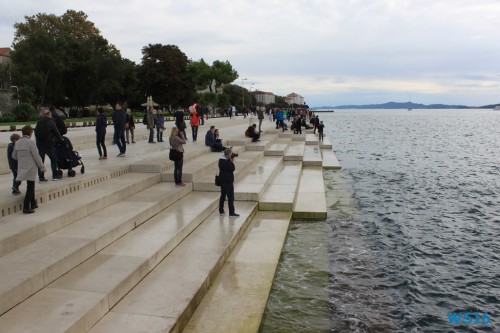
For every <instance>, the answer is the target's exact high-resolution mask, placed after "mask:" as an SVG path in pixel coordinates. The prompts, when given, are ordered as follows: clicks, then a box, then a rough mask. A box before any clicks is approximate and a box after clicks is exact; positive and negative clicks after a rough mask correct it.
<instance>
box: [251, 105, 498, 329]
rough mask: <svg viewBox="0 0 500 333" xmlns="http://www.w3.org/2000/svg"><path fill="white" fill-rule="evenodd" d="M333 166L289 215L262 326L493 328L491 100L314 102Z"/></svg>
mask: <svg viewBox="0 0 500 333" xmlns="http://www.w3.org/2000/svg"><path fill="white" fill-rule="evenodd" d="M318 115H319V118H320V120H322V121H323V122H324V124H325V137H326V138H327V139H328V140H329V141H330V142H331V143H332V144H333V151H334V152H335V155H336V156H337V158H338V160H339V162H340V164H341V166H342V169H341V170H324V181H325V188H326V201H327V207H328V217H327V220H326V221H301V220H293V221H292V223H291V225H290V228H289V232H288V237H287V240H286V243H285V245H284V248H283V253H282V257H281V260H280V264H279V266H278V268H277V272H276V276H275V281H274V284H273V288H272V292H271V294H270V296H269V301H268V305H267V309H266V312H265V314H264V318H263V321H262V324H261V327H260V332H264V333H267V332H373V333H378V332H412V333H413V332H500V112H499V111H493V110H484V109H483V110H480V109H463V110H423V109H422V110H420V109H414V110H412V111H408V110H406V109H405V110H336V111H335V112H334V113H318Z"/></svg>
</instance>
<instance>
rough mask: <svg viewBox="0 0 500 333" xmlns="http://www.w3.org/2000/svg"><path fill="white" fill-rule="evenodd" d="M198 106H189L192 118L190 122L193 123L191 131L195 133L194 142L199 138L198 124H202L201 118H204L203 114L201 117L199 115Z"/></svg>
mask: <svg viewBox="0 0 500 333" xmlns="http://www.w3.org/2000/svg"><path fill="white" fill-rule="evenodd" d="M197 109H198V107H193V106H190V107H189V111H190V119H189V122H190V123H191V132H192V134H193V142H196V139H197V138H198V126H200V119H203V116H202V117H201V118H200V116H199V115H198V111H197Z"/></svg>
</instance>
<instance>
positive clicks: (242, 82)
mask: <svg viewBox="0 0 500 333" xmlns="http://www.w3.org/2000/svg"><path fill="white" fill-rule="evenodd" d="M246 80H247V78H244V79H241V99H242V101H243V109H245V87H244V85H245V81H246ZM242 111H243V110H242Z"/></svg>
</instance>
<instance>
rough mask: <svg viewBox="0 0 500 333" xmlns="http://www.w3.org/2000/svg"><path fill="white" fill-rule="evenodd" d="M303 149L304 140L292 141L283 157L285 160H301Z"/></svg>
mask: <svg viewBox="0 0 500 333" xmlns="http://www.w3.org/2000/svg"><path fill="white" fill-rule="evenodd" d="M304 149H305V143H304V141H292V142H291V143H290V144H289V145H288V149H287V151H286V152H285V156H284V157H283V159H284V160H285V161H302V160H303V159H304Z"/></svg>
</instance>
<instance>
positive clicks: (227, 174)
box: [219, 149, 240, 217]
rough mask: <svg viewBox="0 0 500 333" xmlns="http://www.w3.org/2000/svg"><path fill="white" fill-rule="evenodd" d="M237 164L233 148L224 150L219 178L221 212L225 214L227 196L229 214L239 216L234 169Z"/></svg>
mask: <svg viewBox="0 0 500 333" xmlns="http://www.w3.org/2000/svg"><path fill="white" fill-rule="evenodd" d="M235 170H236V166H235V165H234V161H233V152H232V151H231V149H226V150H224V155H222V156H221V158H220V159H219V179H220V198H219V214H220V215H224V214H225V212H224V202H225V200H226V197H227V204H228V207H229V216H231V217H238V216H240V215H239V214H237V213H236V211H235V210H234V171H235Z"/></svg>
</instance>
